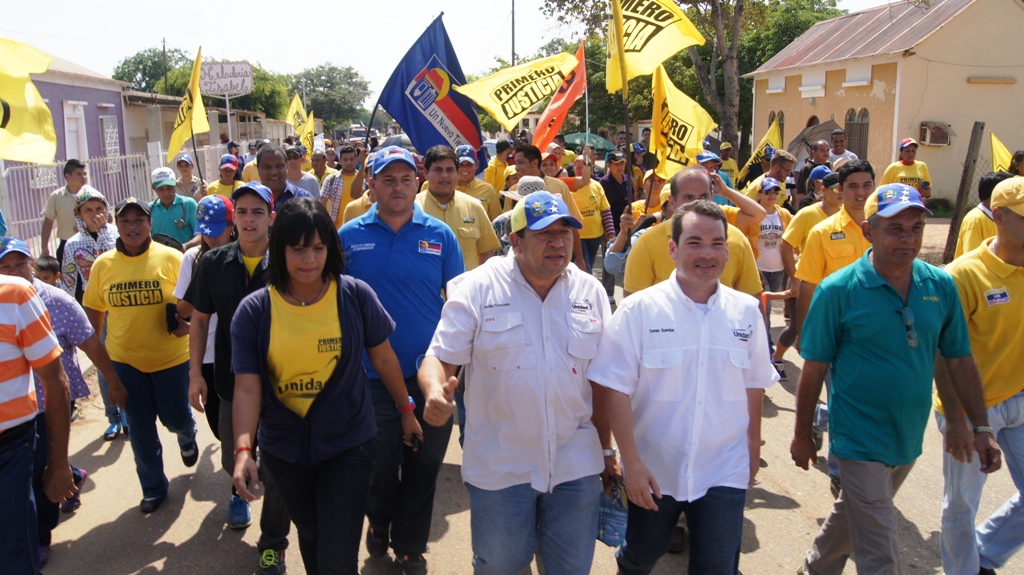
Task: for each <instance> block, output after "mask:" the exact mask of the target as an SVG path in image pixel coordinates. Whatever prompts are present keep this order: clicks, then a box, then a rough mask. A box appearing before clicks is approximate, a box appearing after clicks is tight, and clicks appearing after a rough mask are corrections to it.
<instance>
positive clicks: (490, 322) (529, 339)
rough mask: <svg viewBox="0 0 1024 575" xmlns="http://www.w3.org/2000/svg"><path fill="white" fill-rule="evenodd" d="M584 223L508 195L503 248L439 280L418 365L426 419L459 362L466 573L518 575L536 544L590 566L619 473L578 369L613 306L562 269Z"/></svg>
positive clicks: (446, 396)
mask: <svg viewBox="0 0 1024 575" xmlns="http://www.w3.org/2000/svg"><path fill="white" fill-rule="evenodd" d="M581 227H582V224H581V223H580V221H579V220H577V219H576V218H574V217H573V216H571V215H570V214H569V209H568V207H567V206H566V204H565V201H564V200H562V198H561V197H559V196H557V195H554V194H551V193H549V192H546V191H543V192H534V193H532V194H530V195H528V196H526V197H525V198H523V200H522V201H520V202H519V203H518V204H516V207H515V208H513V211H512V224H511V228H510V229H511V233H510V241H511V244H512V250H513V253H511V254H510V255H508V256H506V257H500V258H491V259H490V260H488V261H487V262H486V263H485V264H484V265H481V266H480V267H478V268H476V269H475V270H473V271H471V272H467V273H466V274H463V275H462V276H460V277H458V278H456V279H455V280H452V281H451V282H449V284H448V290H447V291H448V301H447V303H445V306H444V309H443V311H442V312H441V321H440V323H439V324H438V326H437V330H436V331H435V332H434V338H433V340H432V341H431V342H430V348H429V349H428V350H427V354H426V357H425V358H424V359H423V363H422V366H421V368H420V371H419V381H420V387H421V388H422V389H423V395H424V397H425V399H426V402H425V408H424V417H425V419H426V421H427V422H428V423H429V424H431V425H435V426H437V425H443V424H444V423H445V422H446V421H447V420H448V418H449V417H451V413H452V408H453V407H454V405H455V404H454V402H453V401H452V395H453V393H454V391H455V387H456V385H457V380H456V378H455V370H456V367H457V366H459V365H465V366H466V381H467V386H466V393H465V398H466V411H467V413H468V415H467V420H466V422H465V426H466V437H465V445H464V452H463V458H462V478H463V481H465V482H466V485H467V487H468V488H469V499H470V503H469V508H470V524H471V530H472V541H473V569H474V573H476V574H477V575H482V574H492V573H493V574H508V575H511V574H513V573H516V572H518V571H520V570H521V569H523V568H526V567H527V566H529V564H530V561H531V559H532V558H533V555H534V552H535V551H538V550H539V556H540V561H541V562H543V564H544V567H545V570H546V572H548V573H559V574H579V575H586V574H589V573H590V566H591V563H592V561H593V557H594V537H595V535H596V533H597V522H598V509H599V501H600V493H601V481H600V480H599V479H598V474H601V473H602V472H604V471H605V469H606V468H607V469H608V471H607V474H609V475H617V474H618V473H617V470H616V469H615V457H614V451H612V450H611V449H610V447H611V436H610V433H609V431H608V429H607V425H606V424H605V422H604V421H603V420H602V419H601V416H603V415H604V414H605V413H606V410H605V409H604V407H603V405H604V404H603V391H602V390H601V388H599V387H597V386H593V385H592V384H591V383H590V382H588V381H587V378H586V375H585V374H586V372H587V366H588V365H589V364H590V362H591V360H593V359H594V356H595V355H596V354H597V348H598V343H599V342H600V339H601V332H602V328H603V326H604V323H605V321H606V320H607V319H608V317H609V316H610V315H611V310H610V308H609V305H608V299H607V297H606V296H605V293H604V288H603V287H602V286H601V282H599V281H598V280H596V279H595V278H594V277H593V276H591V275H590V274H588V273H587V272H585V271H582V270H580V269H579V268H577V267H575V266H570V265H569V262H570V260H571V258H572V251H573V233H572V232H573V230H574V229H580V228H581ZM770 367H771V366H770V365H769V368H770ZM603 448H605V449H606V451H605V454H607V457H606V458H605V459H604V461H603V462H602V449H603Z"/></svg>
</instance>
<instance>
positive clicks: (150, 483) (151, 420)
mask: <svg viewBox="0 0 1024 575" xmlns="http://www.w3.org/2000/svg"><path fill="white" fill-rule="evenodd" d="M114 370H116V371H117V376H118V377H120V378H121V383H122V384H124V388H125V389H126V390H127V391H128V401H127V402H126V403H125V405H124V413H125V416H126V418H127V420H128V427H129V428H131V430H132V432H131V435H129V436H128V437H129V440H130V441H131V444H132V453H134V454H135V472H136V473H138V475H139V483H141V484H142V497H143V499H158V498H163V497H166V496H167V476H166V475H164V458H163V446H162V445H160V437H159V436H158V435H157V432H156V419H157V417H159V418H160V422H161V423H163V424H164V427H166V428H167V429H168V430H170V431H171V432H172V433H175V434H177V435H178V447H187V446H188V445H189V444H191V443H193V442H194V441H195V440H196V431H197V427H196V420H195V417H193V416H192V407H191V406H189V404H188V362H187V361H186V362H184V363H181V364H179V365H176V366H174V367H169V368H167V369H164V370H160V371H154V372H153V373H145V372H142V371H139V370H137V369H135V368H134V367H132V366H131V365H128V364H127V363H120V362H117V361H115V362H114Z"/></svg>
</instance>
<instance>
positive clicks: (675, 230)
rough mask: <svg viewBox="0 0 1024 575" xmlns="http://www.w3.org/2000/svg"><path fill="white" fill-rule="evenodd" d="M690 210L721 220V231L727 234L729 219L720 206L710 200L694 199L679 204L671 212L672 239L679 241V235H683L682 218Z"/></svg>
mask: <svg viewBox="0 0 1024 575" xmlns="http://www.w3.org/2000/svg"><path fill="white" fill-rule="evenodd" d="M691 212H692V213H695V214H700V215H702V216H707V217H709V218H714V219H716V220H718V221H720V222H722V231H723V232H724V233H725V235H726V236H728V235H729V220H728V218H726V217H725V212H723V211H722V208H720V207H718V204H716V203H715V202H713V201H711V200H694V201H692V202H688V203H685V204H683V205H681V206H679V207H678V208H676V213H674V214H672V241H674V242H676V243H677V244H678V243H679V236H681V235H683V218H684V217H686V214H689V213H691Z"/></svg>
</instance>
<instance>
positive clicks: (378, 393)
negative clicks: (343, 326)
mask: <svg viewBox="0 0 1024 575" xmlns="http://www.w3.org/2000/svg"><path fill="white" fill-rule="evenodd" d="M261 162H262V160H261ZM260 165H262V163H261V164H260ZM371 184H372V185H373V186H374V188H375V189H376V191H377V203H376V204H374V205H373V206H372V207H371V208H370V211H368V212H367V213H366V214H364V215H362V216H360V217H358V218H356V219H354V220H352V221H350V222H348V223H346V224H345V225H344V226H342V227H341V230H339V231H338V236H339V237H340V238H341V245H342V247H343V248H344V249H345V264H346V268H345V273H347V274H349V275H352V276H353V277H356V278H359V279H361V280H363V281H365V282H366V283H368V284H369V285H370V287H371V288H373V291H374V292H376V294H377V297H378V298H380V302H381V304H383V305H384V309H386V310H387V312H388V313H389V314H390V315H391V317H393V318H395V321H396V323H397V325H396V327H395V331H394V333H393V334H391V338H390V342H391V347H392V348H394V350H395V355H397V356H398V361H399V362H400V363H401V367H402V375H403V376H404V377H405V385H406V387H407V388H408V390H409V396H410V397H411V398H412V400H413V402H414V403H415V404H416V408H415V413H416V417H417V418H418V419H419V421H420V425H421V426H422V427H423V429H424V434H423V438H422V445H420V446H418V448H417V446H413V447H411V448H410V447H406V446H404V445H403V444H402V425H401V419H400V416H399V413H398V412H397V411H396V410H395V402H394V399H392V398H391V395H390V394H389V393H388V391H387V388H385V387H384V383H383V382H382V381H381V380H380V377H379V376H378V374H377V372H376V370H374V369H373V366H372V365H371V364H370V363H369V361H368V360H367V359H366V358H365V357H364V359H363V364H364V366H365V367H366V372H367V374H368V375H369V376H370V388H371V391H372V394H373V401H374V409H375V411H376V414H377V427H378V433H377V460H376V462H375V463H374V470H373V482H372V485H371V487H370V497H369V500H368V503H367V509H366V516H367V518H368V519H369V522H370V526H369V530H368V531H367V534H366V548H367V550H368V551H369V552H370V555H371V556H372V557H383V556H385V555H386V554H387V552H388V547H389V535H390V547H391V548H393V549H394V550H395V556H396V558H397V561H398V563H399V564H400V565H401V567H402V571H403V573H405V574H406V575H411V574H414V573H423V574H424V575H425V574H426V573H427V562H426V560H425V559H424V558H423V553H424V552H425V551H426V550H427V538H428V536H429V535H430V521H431V515H432V512H433V507H434V491H435V487H436V482H437V474H438V472H439V471H440V470H441V463H442V462H443V460H444V454H445V450H446V449H447V447H448V439H449V437H450V436H451V432H452V422H451V421H448V422H447V423H446V424H445V425H443V426H441V427H434V426H431V425H429V424H427V423H426V422H425V421H424V420H423V404H424V401H423V393H422V392H421V391H420V388H419V385H418V383H417V380H416V371H417V367H418V363H419V361H418V360H419V358H421V357H422V356H423V354H424V353H426V351H427V347H428V346H429V345H430V338H431V337H433V335H434V329H435V328H436V327H437V323H438V321H439V320H440V319H441V308H442V307H443V305H444V298H443V295H442V294H443V291H444V289H445V286H446V285H447V284H448V281H449V280H451V279H452V278H454V277H455V276H457V275H459V274H461V273H462V272H464V271H465V267H464V264H463V260H462V251H461V250H460V249H459V243H458V241H457V240H456V238H455V234H454V233H453V232H452V230H451V228H449V227H448V225H447V224H445V223H444V222H442V221H440V220H438V219H435V218H432V217H430V216H428V215H426V214H425V213H424V212H423V210H422V209H421V208H420V207H419V206H418V205H416V201H415V200H416V193H417V191H418V189H419V182H418V181H417V180H416V162H415V160H414V159H413V157H412V154H410V153H409V152H408V151H406V150H404V149H402V148H400V147H398V146H389V147H387V148H384V149H382V150H380V151H379V152H377V155H376V156H374V159H373V178H372V179H371ZM389 531H390V533H389Z"/></svg>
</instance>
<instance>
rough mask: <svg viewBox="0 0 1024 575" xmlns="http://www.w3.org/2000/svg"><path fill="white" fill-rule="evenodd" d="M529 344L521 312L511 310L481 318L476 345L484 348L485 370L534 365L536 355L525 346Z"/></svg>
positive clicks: (510, 368)
mask: <svg viewBox="0 0 1024 575" xmlns="http://www.w3.org/2000/svg"><path fill="white" fill-rule="evenodd" d="M528 343H529V340H528V339H527V337H526V327H525V326H523V314H521V313H519V312H511V313H502V314H497V315H493V316H490V317H485V318H483V321H482V323H481V325H480V342H479V344H478V345H480V346H481V347H482V348H483V349H484V356H485V357H486V358H487V370H488V371H506V370H521V369H530V368H533V367H536V365H537V358H536V357H534V354H533V353H532V352H531V351H530V350H529V348H528V347H527V344H528Z"/></svg>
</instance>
